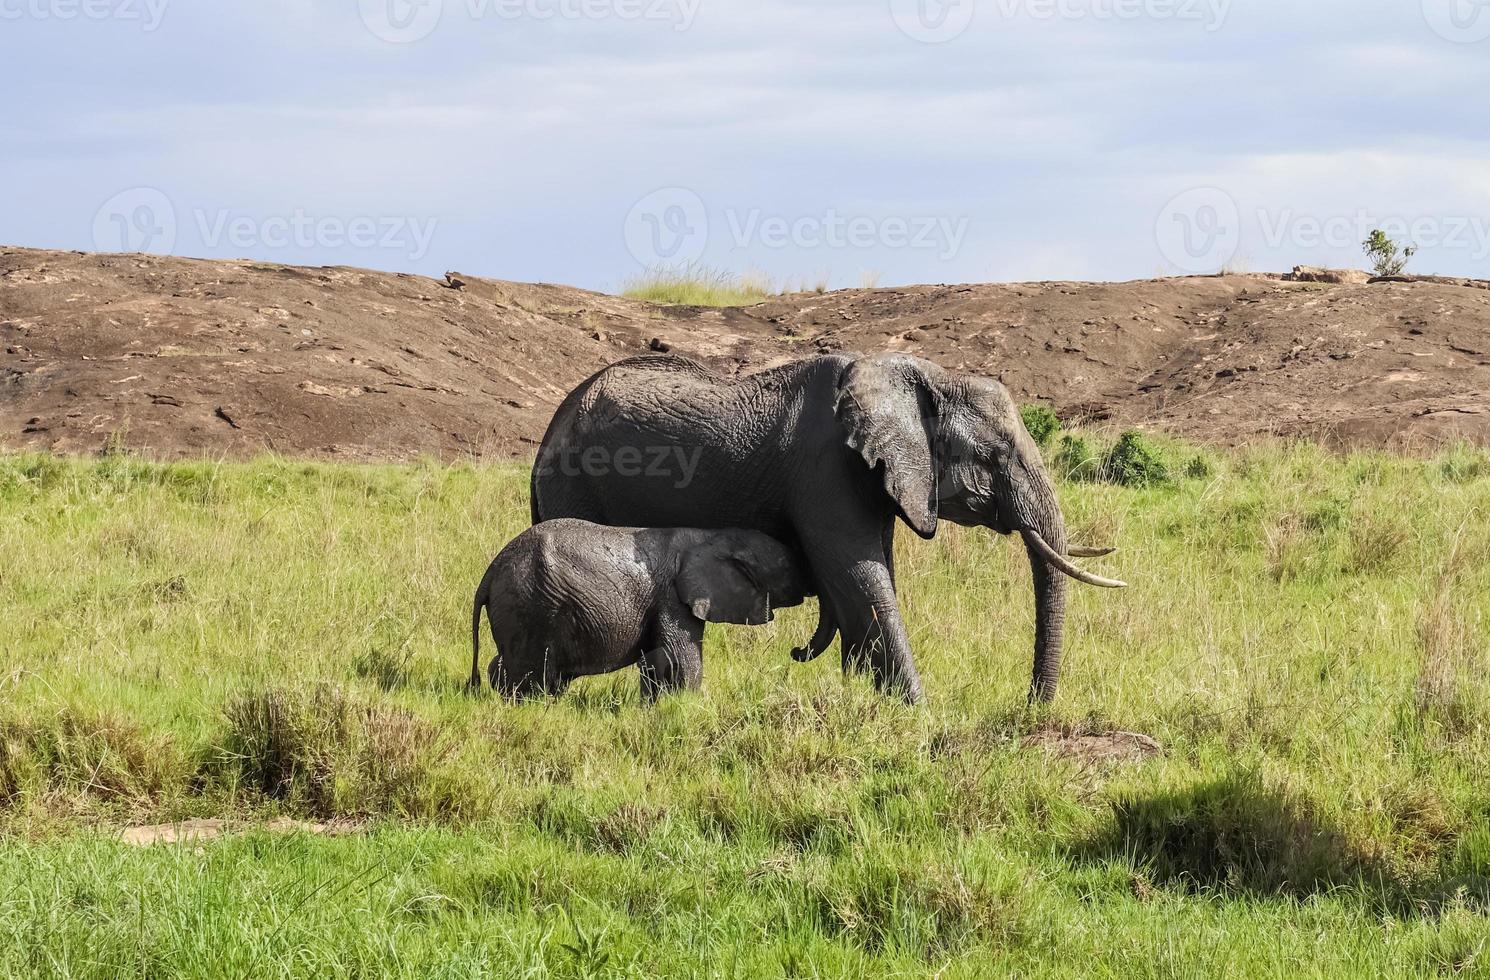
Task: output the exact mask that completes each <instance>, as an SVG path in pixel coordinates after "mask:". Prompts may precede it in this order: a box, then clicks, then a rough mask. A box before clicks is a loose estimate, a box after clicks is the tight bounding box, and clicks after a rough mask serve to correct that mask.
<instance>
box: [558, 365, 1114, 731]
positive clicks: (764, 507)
mask: <svg viewBox="0 0 1490 980" xmlns="http://www.w3.org/2000/svg"><path fill="white" fill-rule="evenodd" d="M532 508H533V520H534V522H535V523H536V522H539V521H545V520H551V519H553V518H559V517H578V518H584V519H586V520H590V521H594V522H596V523H601V524H612V525H627V526H639V527H713V528H722V527H743V528H753V529H755V530H759V531H764V532H765V533H766V534H769V535H772V536H773V537H776V538H778V539H780V540H782V541H784V542H787V543H788V544H790V545H792V546H794V547H795V548H797V549H798V550H799V552H800V554H801V556H802V557H803V559H804V560H805V562H806V563H807V566H808V568H809V569H810V570H811V573H812V579H813V584H814V587H815V591H816V592H817V594H818V596H819V604H820V610H821V619H820V624H819V627H818V630H817V634H816V635H815V636H814V638H813V641H812V644H811V647H812V650H811V652H810V653H809V654H807V655H803V654H802V653H801V652H800V651H799V653H798V659H806V656H810V655H815V654H816V653H818V652H821V650H822V649H824V648H826V647H827V646H828V644H829V643H831V642H832V638H833V634H834V632H835V629H836V631H838V632H840V633H841V635H842V640H843V662H844V668H845V670H847V669H850V668H851V667H854V668H858V669H863V668H864V667H866V666H867V667H868V668H869V669H870V671H871V672H872V673H873V676H874V680H875V684H876V686H877V687H878V688H879V689H880V690H882V691H885V690H893V691H897V692H898V693H900V694H901V695H902V696H903V697H904V698H905V699H906V700H908V701H912V702H914V701H918V700H919V699H920V698H921V694H922V691H921V680H920V677H919V675H918V674H917V672H916V664H915V660H914V658H913V657H912V655H911V649H910V641H909V639H908V638H907V636H906V630H905V624H904V622H903V621H902V620H901V616H900V609H899V606H898V604H897V601H896V595H895V574H894V567H893V554H892V551H893V549H892V544H893V540H894V529H895V519H896V517H897V516H899V517H900V518H901V519H902V520H904V521H905V522H906V524H908V525H909V526H910V527H911V529H912V530H914V531H915V532H916V533H917V534H919V535H920V536H921V537H923V538H930V537H932V536H933V535H935V534H936V530H937V523H938V521H939V520H942V519H945V520H949V521H952V522H953V523H956V524H962V525H967V526H978V527H987V528H991V529H993V530H995V531H997V532H999V533H1001V534H1012V533H1016V532H1017V533H1018V534H1020V535H1021V536H1022V537H1023V539H1024V544H1025V547H1026V549H1027V551H1028V553H1029V560H1030V567H1031V569H1032V570H1033V573H1034V583H1035V665H1034V681H1033V683H1032V685H1031V688H1030V697H1031V698H1032V699H1034V700H1040V701H1049V700H1051V699H1052V698H1053V697H1054V696H1055V691H1056V683H1057V680H1058V679H1059V677H1060V668H1061V643H1062V633H1063V630H1064V621H1065V613H1066V578H1065V577H1066V576H1070V577H1071V578H1074V579H1078V580H1080V581H1083V582H1087V583H1090V584H1092V585H1099V586H1106V587H1111V588H1120V587H1122V585H1123V583H1121V582H1116V581H1113V580H1110V579H1105V578H1101V577H1099V576H1095V575H1091V574H1088V573H1086V572H1083V571H1082V570H1080V569H1078V568H1077V567H1076V566H1075V565H1073V564H1072V563H1071V561H1070V559H1069V558H1068V554H1069V555H1074V556H1076V557H1089V556H1095V555H1100V554H1106V552H1098V551H1092V550H1089V549H1076V550H1073V551H1068V549H1067V543H1066V528H1065V521H1064V519H1063V517H1062V515H1061V509H1060V504H1059V503H1058V501H1057V500H1056V495H1055V489H1054V487H1053V485H1052V482H1051V479H1050V476H1049V474H1048V473H1047V472H1046V470H1045V467H1044V464H1043V463H1042V461H1041V458H1040V451H1039V449H1038V447H1036V445H1035V443H1034V440H1032V439H1031V438H1030V436H1029V433H1028V432H1026V431H1025V428H1024V424H1023V422H1022V420H1021V419H1020V416H1019V411H1018V408H1017V407H1016V406H1015V404H1014V401H1013V399H1012V398H1011V397H1010V396H1009V393H1008V391H1007V390H1005V388H1004V386H1003V385H1001V384H999V383H998V382H996V381H992V380H989V379H987V378H981V377H977V376H974V375H970V374H962V373H955V372H951V371H946V370H943V369H942V368H940V367H938V366H937V365H935V364H933V363H931V362H929V361H925V360H921V359H919V358H915V357H909V356H905V355H901V354H882V355H874V356H845V355H836V354H835V355H825V356H821V357H814V358H810V359H807V360H802V361H796V362H793V363H789V364H785V365H782V366H780V367H776V368H772V369H770V370H767V371H763V372H761V373H759V374H753V375H748V376H744V377H736V378H726V377H721V376H719V375H716V374H714V373H712V372H711V371H709V370H708V369H707V368H705V367H703V366H702V365H700V364H698V363H697V362H695V361H691V360H689V359H687V358H683V357H678V356H675V355H662V356H644V357H636V358H631V359H628V360H624V361H621V362H619V363H617V364H613V365H611V366H610V367H608V368H606V369H604V370H602V371H600V372H599V373H598V374H596V375H595V376H593V377H592V378H590V379H589V380H588V381H585V382H584V383H583V384H581V385H580V386H579V387H578V388H576V389H575V390H574V391H573V392H572V393H571V394H570V395H569V397H568V398H566V399H565V400H564V402H563V404H561V405H560V406H559V410H558V412H557V413H556V414H555V416H554V419H553V421H552V423H550V425H549V429H548V433H547V434H546V435H545V436H544V439H543V445H542V447H541V448H540V449H539V452H538V459H537V461H536V463H535V465H534V469H533V483H532Z"/></svg>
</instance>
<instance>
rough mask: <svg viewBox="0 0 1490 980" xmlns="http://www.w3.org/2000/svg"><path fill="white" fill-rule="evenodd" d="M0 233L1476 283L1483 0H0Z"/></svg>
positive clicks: (468, 258) (169, 245)
mask: <svg viewBox="0 0 1490 980" xmlns="http://www.w3.org/2000/svg"><path fill="white" fill-rule="evenodd" d="M0 63H3V64H5V65H6V77H7V80H8V81H9V91H8V98H7V99H6V100H5V105H4V109H3V115H0V242H3V243H7V244H16V245H31V246H44V247H54V248H77V249H105V250H120V249H140V248H143V249H148V250H152V251H171V252H174V253H175V254H179V255H195V256H212V257H249V258H256V259H263V260H268V261H277V262H286V263H297V264H301V263H304V264H350V265H360V266H369V267H374V268H382V269H393V270H403V271H414V272H422V273H428V274H433V275H440V274H442V273H444V272H445V271H446V270H451V269H458V270H461V271H463V272H467V273H470V274H476V275H487V276H494V277H499V278H507V279H520V280H538V281H551V282H565V283H571V284H575V285H581V286H587V287H591V288H598V289H606V290H615V289H618V288H620V287H621V286H622V285H623V283H624V282H625V281H626V280H627V279H628V278H630V277H633V276H635V275H637V274H638V273H640V272H641V271H642V270H643V268H645V267H646V266H648V265H653V264H658V263H665V264H672V265H677V264H681V263H685V262H701V263H706V264H708V265H710V266H712V267H715V268H719V269H725V270H731V271H734V272H741V273H744V272H751V271H758V272H760V273H763V274H765V275H766V276H768V277H770V278H771V279H773V280H774V281H775V282H776V283H778V284H781V283H788V284H790V283H804V284H811V283H815V282H818V281H820V280H826V281H828V282H830V283H831V284H833V285H835V286H843V285H858V284H860V283H861V282H862V281H866V280H869V281H877V282H879V283H880V284H882V285H893V284H901V283H912V282H960V281H989V280H1024V279H1052V278H1062V279H1129V278H1142V277H1148V276H1154V275H1160V274H1172V273H1178V272H1187V271H1188V272H1210V271H1215V270H1216V269H1218V268H1220V267H1222V266H1226V267H1229V268H1233V269H1241V270H1247V271H1267V270H1282V269H1286V268H1288V267H1290V266H1292V265H1294V264H1297V263H1309V264H1320V265H1332V264H1352V265H1359V264H1361V262H1362V258H1361V255H1360V249H1359V245H1358V244H1357V243H1358V242H1359V240H1360V239H1361V238H1363V237H1364V233H1365V232H1366V231H1369V230H1370V228H1371V227H1375V226H1378V225H1382V226H1385V227H1387V229H1388V230H1389V231H1391V232H1393V233H1394V234H1395V236H1396V237H1399V238H1403V239H1407V238H1411V239H1414V240H1416V241H1417V242H1418V243H1419V245H1420V246H1421V252H1420V253H1419V255H1418V256H1417V257H1416V258H1415V259H1414V261H1413V264H1412V266H1411V268H1412V269H1413V270H1414V271H1421V272H1439V273H1445V274H1459V275H1478V276H1484V277H1490V165H1487V164H1490V152H1487V151H1490V99H1486V98H1485V97H1484V93H1486V92H1487V91H1490V0H867V2H862V3H850V2H841V0H796V2H789V0H414V2H410V0H315V2H313V0H296V2H292V0H254V2H251V3H250V2H245V0H240V2H207V0H0Z"/></svg>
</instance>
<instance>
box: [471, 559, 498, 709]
mask: <svg viewBox="0 0 1490 980" xmlns="http://www.w3.org/2000/svg"><path fill="white" fill-rule="evenodd" d="M496 573H497V563H496V562H492V563H491V564H490V565H488V566H487V569H486V574H485V575H483V576H481V584H480V585H478V586H476V601H475V603H474V605H473V606H472V607H471V690H473V691H478V690H480V689H481V610H482V608H483V607H485V606H486V603H487V600H488V599H489V598H490V596H489V593H490V592H491V581H492V578H493V577H495V576H496Z"/></svg>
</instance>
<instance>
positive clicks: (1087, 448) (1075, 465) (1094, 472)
mask: <svg viewBox="0 0 1490 980" xmlns="http://www.w3.org/2000/svg"><path fill="white" fill-rule="evenodd" d="M1055 469H1056V472H1057V473H1059V474H1060V475H1061V476H1062V477H1064V478H1065V479H1067V480H1080V481H1084V482H1092V481H1094V480H1096V479H1098V478H1099V477H1100V476H1101V474H1102V459H1101V457H1100V456H1098V455H1097V451H1096V450H1095V449H1093V448H1092V447H1091V444H1090V443H1088V442H1087V441H1086V440H1085V439H1083V438H1081V437H1080V436H1062V437H1061V446H1060V448H1059V449H1058V450H1056V453H1055Z"/></svg>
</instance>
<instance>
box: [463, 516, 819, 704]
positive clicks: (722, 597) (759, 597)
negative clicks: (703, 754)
mask: <svg viewBox="0 0 1490 980" xmlns="http://www.w3.org/2000/svg"><path fill="white" fill-rule="evenodd" d="M805 588H806V587H805V584H804V579H803V576H802V573H801V571H800V569H799V568H798V566H797V563H796V561H795V560H794V558H793V555H792V553H791V552H790V551H789V550H787V548H786V547H785V546H784V545H782V544H781V543H780V542H778V541H777V540H776V539H774V538H771V537H768V536H767V535H764V534H761V533H759V532H756V531H740V530H723V531H701V530H694V529H688V528H678V529H661V528H645V529H637V528H616V527H602V526H600V525H598V524H591V523H589V522H587V521H578V520H554V521H546V522H544V523H542V524H539V525H537V526H535V527H531V528H529V529H528V530H526V531H524V532H523V533H522V534H520V535H518V536H517V537H516V538H514V539H513V540H512V541H511V543H509V544H508V545H507V547H505V548H503V549H502V553H501V554H499V555H498V556H497V557H496V559H495V560H494V561H493V562H492V563H491V567H490V568H488V569H487V570H486V575H485V576H484V577H483V578H482V580H481V585H480V586H479V587H478V588H477V589H476V604H475V608H474V610H473V611H472V615H471V686H472V687H473V688H476V687H480V686H481V673H480V669H479V663H480V656H481V610H482V609H483V608H485V609H486V613H487V617H488V618H489V619H490V620H491V631H492V639H494V640H495V641H496V643H497V656H496V657H494V658H493V659H492V661H491V664H490V666H489V667H488V669H487V672H488V675H489V676H490V678H491V684H492V687H494V688H496V689H497V690H499V691H501V692H502V693H503V694H505V695H506V696H508V697H530V696H533V695H537V694H559V693H561V692H563V690H564V688H565V687H567V686H568V684H569V682H570V681H572V680H573V679H574V678H576V677H584V676H587V675H589V674H607V673H610V672H611V671H616V670H620V669H621V668H623V667H629V666H631V665H632V664H639V665H640V667H641V689H642V699H643V700H644V701H648V702H650V701H654V700H656V698H657V696H658V695H659V694H662V693H665V692H667V691H671V690H674V689H676V688H678V687H687V688H690V689H696V688H698V686H699V683H700V682H701V681H702V679H703V640H704V623H705V622H709V623H741V624H747V625H757V624H760V623H767V622H770V621H771V618H772V616H771V610H773V609H779V608H781V607H783V606H795V605H798V604H800V603H801V602H802V599H803V597H804V593H805Z"/></svg>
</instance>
